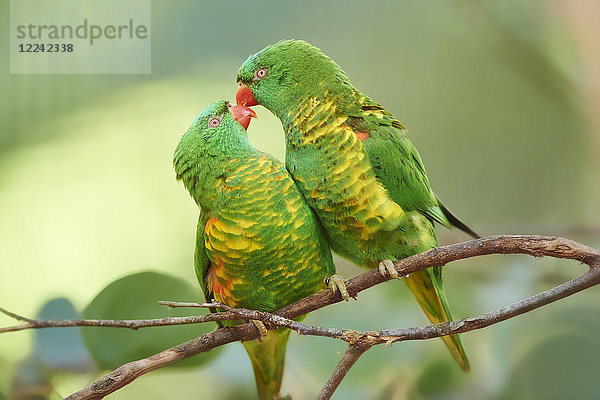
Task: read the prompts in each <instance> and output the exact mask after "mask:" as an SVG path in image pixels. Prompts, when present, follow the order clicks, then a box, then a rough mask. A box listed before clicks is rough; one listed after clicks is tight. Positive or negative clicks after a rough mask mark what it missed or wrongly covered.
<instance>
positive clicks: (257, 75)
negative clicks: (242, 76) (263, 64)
mask: <svg viewBox="0 0 600 400" xmlns="http://www.w3.org/2000/svg"><path fill="white" fill-rule="evenodd" d="M265 76H267V69H266V68H261V69H257V70H256V72H255V73H254V79H256V80H259V79H262V78H264V77H265Z"/></svg>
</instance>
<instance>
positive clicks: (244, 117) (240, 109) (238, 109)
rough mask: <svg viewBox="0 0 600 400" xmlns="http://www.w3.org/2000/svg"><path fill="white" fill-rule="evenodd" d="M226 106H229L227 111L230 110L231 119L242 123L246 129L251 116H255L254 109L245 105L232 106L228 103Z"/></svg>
mask: <svg viewBox="0 0 600 400" xmlns="http://www.w3.org/2000/svg"><path fill="white" fill-rule="evenodd" d="M248 90H250V89H248ZM227 107H229V112H231V115H232V116H233V119H235V120H236V121H237V122H239V123H240V125H242V126H243V127H244V129H246V130H247V129H248V126H249V125H250V120H251V119H252V118H256V113H255V112H254V110H252V109H250V108H248V107H246V106H232V105H231V104H228V105H227Z"/></svg>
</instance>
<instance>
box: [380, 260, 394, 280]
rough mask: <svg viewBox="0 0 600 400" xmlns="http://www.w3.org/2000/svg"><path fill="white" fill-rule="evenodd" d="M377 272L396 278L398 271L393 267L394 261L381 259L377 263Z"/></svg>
mask: <svg viewBox="0 0 600 400" xmlns="http://www.w3.org/2000/svg"><path fill="white" fill-rule="evenodd" d="M379 273H380V274H381V275H383V276H384V277H385V276H386V275H387V274H389V275H390V276H391V277H392V278H394V279H397V278H398V271H396V268H394V263H393V262H392V261H391V260H383V261H382V262H380V263H379Z"/></svg>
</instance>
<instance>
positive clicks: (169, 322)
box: [0, 307, 239, 333]
mask: <svg viewBox="0 0 600 400" xmlns="http://www.w3.org/2000/svg"><path fill="white" fill-rule="evenodd" d="M0 312H2V313H4V314H6V315H8V316H9V317H12V318H15V319H17V320H20V321H27V323H26V324H21V325H13V326H7V327H5V328H0V333H5V332H16V331H21V330H24V329H41V328H65V327H73V326H100V327H105V328H128V329H133V330H137V329H140V328H148V327H151V326H175V325H188V324H199V323H203V322H212V321H225V320H232V319H239V315H238V314H236V313H230V312H226V313H218V314H206V315H193V316H189V317H165V318H155V319H130V320H111V319H69V320H65V319H48V320H41V319H29V318H25V317H23V316H21V315H19V314H15V313H13V312H10V311H8V310H5V309H4V308H2V307H0Z"/></svg>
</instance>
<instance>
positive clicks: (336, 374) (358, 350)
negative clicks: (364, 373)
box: [317, 341, 372, 400]
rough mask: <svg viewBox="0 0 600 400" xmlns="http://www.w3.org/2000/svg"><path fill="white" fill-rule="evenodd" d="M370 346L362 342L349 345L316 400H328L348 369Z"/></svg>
mask: <svg viewBox="0 0 600 400" xmlns="http://www.w3.org/2000/svg"><path fill="white" fill-rule="evenodd" d="M371 346H372V345H370V344H368V343H365V342H363V341H360V342H356V343H350V344H349V345H348V349H347V350H346V352H345V353H344V356H343V357H342V359H341V360H340V362H339V363H338V365H337V366H336V367H335V370H334V371H333V374H331V377H330V378H329V380H328V381H327V383H326V384H325V387H324V388H323V389H322V390H321V393H319V395H318V396H317V400H328V399H330V398H331V396H332V395H333V392H335V390H336V389H337V388H338V386H339V385H340V383H341V382H342V380H343V379H344V377H345V376H346V374H347V373H348V371H350V368H352V366H353V365H354V363H356V361H358V359H359V358H360V356H362V355H363V354H364V353H365V351H367V350H369V349H370V348H371Z"/></svg>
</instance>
